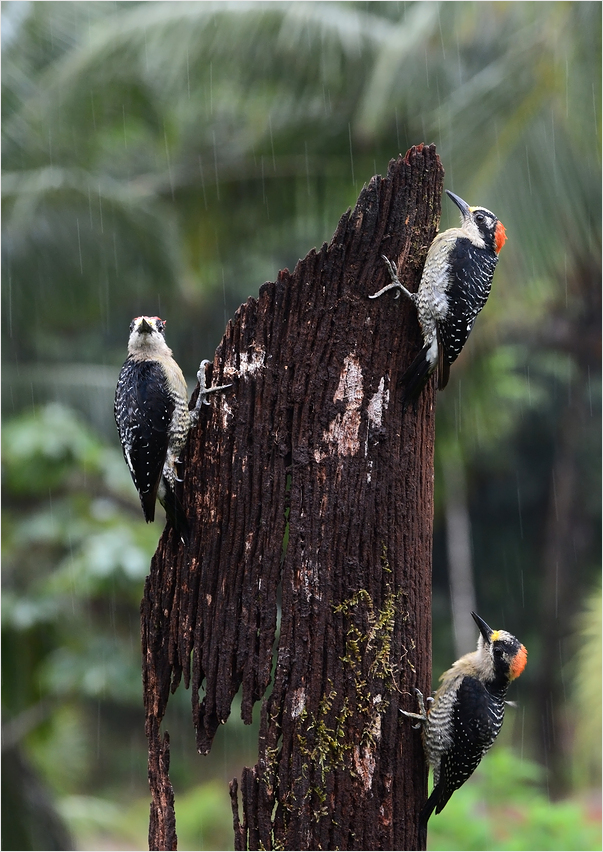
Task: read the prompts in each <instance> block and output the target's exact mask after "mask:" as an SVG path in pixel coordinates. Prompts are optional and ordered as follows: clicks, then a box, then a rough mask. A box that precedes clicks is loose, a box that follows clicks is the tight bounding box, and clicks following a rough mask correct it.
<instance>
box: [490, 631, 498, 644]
mask: <svg viewBox="0 0 603 852" xmlns="http://www.w3.org/2000/svg"><path fill="white" fill-rule="evenodd" d="M497 639H500V630H493V631H492V636H490V642H496V640H497Z"/></svg>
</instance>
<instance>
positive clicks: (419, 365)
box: [400, 346, 435, 409]
mask: <svg viewBox="0 0 603 852" xmlns="http://www.w3.org/2000/svg"><path fill="white" fill-rule="evenodd" d="M428 351H429V347H428V346H424V347H423V349H421V351H420V352H419V354H418V355H417V357H416V358H415V360H414V361H413V362H412V364H411V365H410V367H409V368H408V369H407V370H406V372H405V373H404V375H403V376H402V378H401V379H400V381H401V383H402V385H403V386H404V398H403V401H402V404H403V407H404V409H405V408H406V406H407V405H408V403H409V402H414V403H416V401H417V400H418V398H419V396H420V394H421V391H422V390H423V388H424V387H425V385H426V384H427V381H428V379H429V377H430V376H431V374H432V373H433V371H434V369H435V365H434V364H431V363H430V362H429V360H428V359H427V353H428Z"/></svg>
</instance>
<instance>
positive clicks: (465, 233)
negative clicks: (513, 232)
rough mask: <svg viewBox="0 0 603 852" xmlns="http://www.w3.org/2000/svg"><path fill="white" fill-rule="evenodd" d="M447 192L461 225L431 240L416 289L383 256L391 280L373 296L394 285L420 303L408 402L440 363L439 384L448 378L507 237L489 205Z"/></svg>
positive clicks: (483, 301)
mask: <svg viewBox="0 0 603 852" xmlns="http://www.w3.org/2000/svg"><path fill="white" fill-rule="evenodd" d="M446 193H447V195H448V196H449V197H450V198H451V199H452V200H453V201H454V203H455V204H456V205H457V207H458V208H459V210H460V211H461V227H460V228H449V229H448V230H447V231H443V232H442V233H441V234H438V235H437V237H436V238H435V239H434V241H433V242H432V244H431V245H430V247H429V251H428V252H427V258H426V260H425V267H424V269H423V275H422V276H421V283H420V284H419V290H418V292H417V293H411V292H410V290H407V289H406V287H404V285H403V284H402V283H401V282H400V280H399V278H398V274H397V271H396V269H395V267H394V265H393V264H392V263H391V261H390V260H388V258H387V257H385V256H383V259H384V260H385V262H386V264H387V267H388V269H389V273H390V275H391V279H392V280H391V283H390V284H387V285H386V286H385V287H383V288H382V289H381V290H379V292H378V293H375V294H374V295H372V296H369V298H370V299H376V298H378V297H379V296H382V295H383V293H386V292H387V291H388V290H394V289H395V290H398V291H401V292H402V293H404V295H405V296H407V297H408V298H409V299H410V300H411V301H412V303H413V304H414V305H415V306H416V308H417V314H418V318H419V323H420V325H421V330H422V332H423V343H424V345H423V349H422V350H421V351H420V352H419V354H418V355H417V357H416V358H415V360H414V361H413V362H412V364H411V365H410V367H408V369H407V370H406V372H405V373H404V375H403V376H402V380H401V381H402V383H403V385H404V387H405V391H404V405H405V406H406V404H407V402H408V401H410V400H417V398H418V397H419V394H420V393H421V391H422V390H423V388H424V386H425V384H426V383H427V381H428V379H429V377H430V376H431V374H432V373H433V372H434V371H435V370H436V369H437V376H438V389H439V390H443V389H444V388H445V387H446V385H447V384H448V379H449V376H450V365H451V364H452V363H454V361H455V360H456V358H457V357H458V355H459V353H460V351H461V349H462V348H463V346H464V345H465V343H466V342H467V338H468V337H469V334H470V332H471V329H472V328H473V323H474V322H475V318H476V317H477V315H478V314H479V312H480V311H481V309H482V308H483V307H484V305H485V304H486V300H487V298H488V296H489V294H490V288H491V286H492V278H493V276H494V270H495V269H496V264H497V263H498V254H499V252H500V250H501V248H502V247H503V245H504V243H505V240H506V238H507V237H506V233H505V228H504V225H503V224H502V222H500V221H499V220H498V219H497V217H496V216H495V215H494V213H492V212H491V211H490V210H487V209H486V208H485V207H469V205H468V204H467V203H466V202H465V201H463V199H462V198H459V196H458V195H455V194H454V193H453V192H450V191H449V190H446ZM399 294H400V293H399V292H397V293H396V298H397V297H398V296H399Z"/></svg>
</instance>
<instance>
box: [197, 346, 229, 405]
mask: <svg viewBox="0 0 603 852" xmlns="http://www.w3.org/2000/svg"><path fill="white" fill-rule="evenodd" d="M207 364H211V361H209V360H208V359H207V358H205V359H204V360H203V361H201V364H200V365H199V372H198V373H197V381H198V382H199V396H198V397H197V404H196V405H195V411H198V410H199V408H200V406H201V405H202V404H203V403H205V405H209V400H208V399H207V395H208V394H210V393H213V392H214V391H220V390H226V388H231V387H232V385H231V384H230V385H214V386H213V387H211V388H208V387H206V385H205V367H206V365H207Z"/></svg>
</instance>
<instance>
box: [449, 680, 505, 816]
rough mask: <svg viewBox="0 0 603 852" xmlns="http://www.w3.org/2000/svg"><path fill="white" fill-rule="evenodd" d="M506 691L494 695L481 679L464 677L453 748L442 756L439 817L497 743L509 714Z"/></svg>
mask: <svg viewBox="0 0 603 852" xmlns="http://www.w3.org/2000/svg"><path fill="white" fill-rule="evenodd" d="M505 694H506V689H504V691H502V692H498V693H496V694H493V693H492V692H490V691H489V690H488V689H487V688H486V686H485V685H484V684H483V683H482V682H481V681H479V680H477V678H474V677H464V678H463V680H462V681H461V684H460V686H459V689H458V693H457V695H458V700H457V702H456V704H455V707H454V714H453V731H454V733H453V746H452V747H451V748H450V749H449V750H448V751H447V752H446V753H445V754H444V755H443V756H442V760H441V763H440V779H439V782H438V787H439V788H440V790H439V792H438V796H437V805H436V814H439V813H440V811H441V810H442V808H443V807H444V805H445V804H446V802H447V801H448V799H449V798H450V797H451V796H452V794H453V793H454V791H455V790H458V789H459V787H461V786H462V785H463V784H464V783H465V781H466V780H467V779H468V778H469V777H470V776H471V775H472V774H473V773H474V772H475V770H476V769H477V767H478V765H479V763H480V761H481V759H482V757H483V756H484V755H485V753H486V752H487V751H488V749H489V748H490V747H491V746H492V744H493V743H494V740H495V739H496V737H497V736H498V734H499V732H500V729H501V728H502V723H503V718H504V715H505V702H504V696H505Z"/></svg>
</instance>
